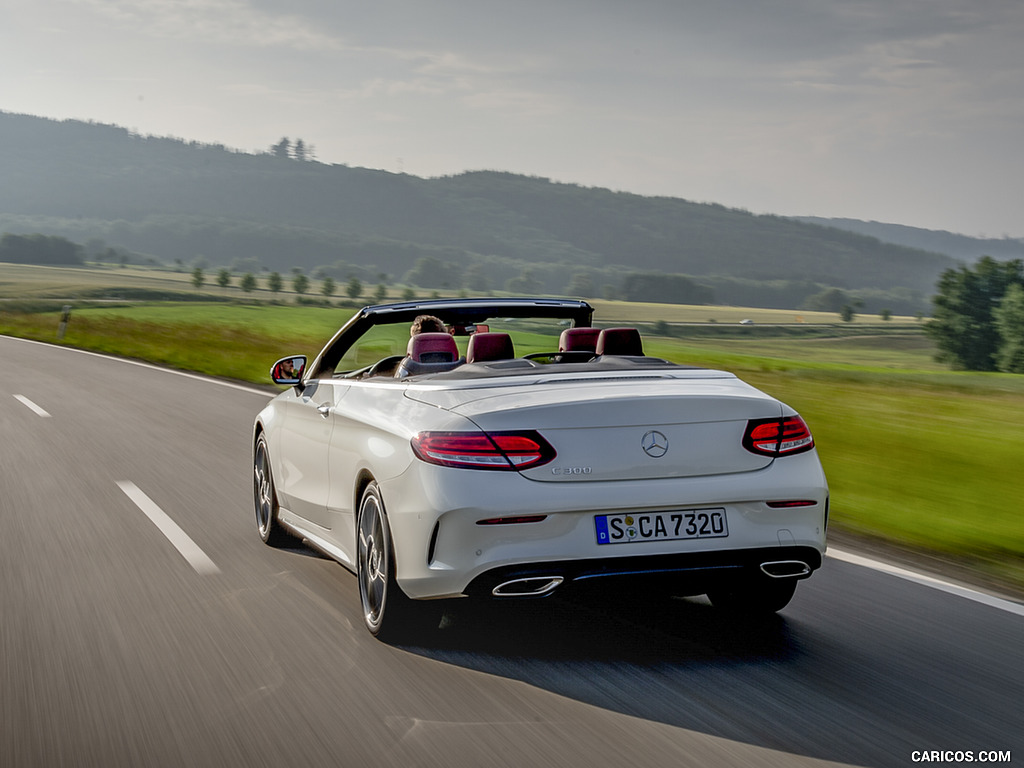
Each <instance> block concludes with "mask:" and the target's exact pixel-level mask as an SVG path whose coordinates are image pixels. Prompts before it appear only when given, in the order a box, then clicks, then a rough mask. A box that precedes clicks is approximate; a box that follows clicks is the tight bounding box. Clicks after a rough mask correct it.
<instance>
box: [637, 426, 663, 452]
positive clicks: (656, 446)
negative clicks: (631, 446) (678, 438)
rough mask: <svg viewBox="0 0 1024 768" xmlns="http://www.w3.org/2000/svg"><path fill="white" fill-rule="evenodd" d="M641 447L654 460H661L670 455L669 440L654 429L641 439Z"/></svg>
mask: <svg viewBox="0 0 1024 768" xmlns="http://www.w3.org/2000/svg"><path fill="white" fill-rule="evenodd" d="M640 447H641V448H643V449H644V453H646V454H647V455H648V456H650V457H651V458H652V459H660V458H661V457H662V456H664V455H665V454H666V453H668V438H667V437H665V436H664V435H663V434H661V432H659V431H658V430H656V429H652V430H651V431H650V432H648V433H647V434H646V435H644V436H643V437H642V438H641V439H640Z"/></svg>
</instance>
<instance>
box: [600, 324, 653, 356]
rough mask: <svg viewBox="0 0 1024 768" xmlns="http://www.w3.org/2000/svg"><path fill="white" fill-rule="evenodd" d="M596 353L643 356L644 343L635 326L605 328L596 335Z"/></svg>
mask: <svg viewBox="0 0 1024 768" xmlns="http://www.w3.org/2000/svg"><path fill="white" fill-rule="evenodd" d="M596 352H597V354H599V355H630V356H632V357H643V354H644V345H643V342H641V341H640V331H638V330H637V329H636V328H605V329H604V330H603V331H601V335H600V336H598V337H597V350H596Z"/></svg>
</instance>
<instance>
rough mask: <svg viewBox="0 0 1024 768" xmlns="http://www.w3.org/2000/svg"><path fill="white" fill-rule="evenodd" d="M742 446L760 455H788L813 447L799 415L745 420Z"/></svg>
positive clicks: (812, 442) (809, 432) (809, 434)
mask: <svg viewBox="0 0 1024 768" xmlns="http://www.w3.org/2000/svg"><path fill="white" fill-rule="evenodd" d="M743 447H744V448H746V449H747V450H748V451H750V452H751V453H757V454H760V455H762V456H789V455H791V454H794V453H803V452H804V451H809V450H811V448H813V447H814V438H813V437H811V430H809V429H808V428H807V425H806V424H805V423H804V420H803V419H801V418H800V417H799V416H786V417H783V418H778V419H754V420H752V421H748V422H747V431H746V433H744V435H743Z"/></svg>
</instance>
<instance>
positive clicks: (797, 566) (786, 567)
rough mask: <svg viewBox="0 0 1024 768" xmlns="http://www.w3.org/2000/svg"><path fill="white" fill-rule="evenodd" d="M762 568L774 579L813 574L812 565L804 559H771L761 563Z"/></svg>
mask: <svg viewBox="0 0 1024 768" xmlns="http://www.w3.org/2000/svg"><path fill="white" fill-rule="evenodd" d="M761 570H762V571H764V573H765V574H766V575H767V576H771V577H772V578H773V579H793V578H798V577H800V576H809V575H810V574H811V567H810V566H809V565H808V564H807V563H805V562H804V561H803V560H771V561H769V562H767V563H761Z"/></svg>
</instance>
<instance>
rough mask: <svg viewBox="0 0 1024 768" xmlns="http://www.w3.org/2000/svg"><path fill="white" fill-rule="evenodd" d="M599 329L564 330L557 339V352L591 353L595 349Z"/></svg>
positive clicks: (599, 332) (599, 333)
mask: <svg viewBox="0 0 1024 768" xmlns="http://www.w3.org/2000/svg"><path fill="white" fill-rule="evenodd" d="M600 335H601V329H600V328H566V329H565V330H564V331H562V335H561V336H559V337H558V351H559V352H593V351H595V350H596V349H597V337H598V336H600Z"/></svg>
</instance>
